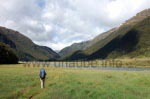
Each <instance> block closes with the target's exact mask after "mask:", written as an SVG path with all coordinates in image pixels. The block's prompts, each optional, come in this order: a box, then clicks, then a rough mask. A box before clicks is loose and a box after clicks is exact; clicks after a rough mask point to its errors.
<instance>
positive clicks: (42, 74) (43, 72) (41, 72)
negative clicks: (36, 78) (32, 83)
mask: <svg viewBox="0 0 150 99" xmlns="http://www.w3.org/2000/svg"><path fill="white" fill-rule="evenodd" d="M45 75H46V72H45V69H44V68H42V69H41V70H40V78H41V79H44V78H45Z"/></svg>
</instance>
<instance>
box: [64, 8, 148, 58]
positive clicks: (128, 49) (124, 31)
mask: <svg viewBox="0 0 150 99" xmlns="http://www.w3.org/2000/svg"><path fill="white" fill-rule="evenodd" d="M149 17H150V9H146V10H144V11H142V12H140V13H138V14H137V15H136V16H134V17H133V18H131V19H130V20H128V21H126V22H125V23H124V24H122V25H121V26H120V27H117V28H115V29H114V30H113V31H112V32H111V33H110V34H109V36H107V37H106V38H104V39H103V40H100V41H98V42H96V43H94V44H93V45H91V46H90V47H88V48H86V49H85V50H80V51H76V52H75V53H73V54H72V55H71V56H68V57H67V58H66V59H68V60H76V59H97V58H117V57H123V56H126V57H149V52H150V50H149V47H147V46H149V45H148V44H149V43H150V41H149V37H150V35H149V34H150V33H149V31H150V30H149V28H150V27H149V26H150V22H149ZM143 45H145V46H143ZM143 53H144V55H143Z"/></svg>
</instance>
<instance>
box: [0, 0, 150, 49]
mask: <svg viewBox="0 0 150 99" xmlns="http://www.w3.org/2000/svg"><path fill="white" fill-rule="evenodd" d="M0 2H1V3H0V26H3V27H7V28H10V29H13V30H16V31H19V32H20V33H22V34H24V35H25V36H27V37H29V38H30V39H32V41H33V42H34V43H36V44H38V45H42V46H48V47H50V48H52V49H53V50H61V49H62V48H64V47H66V46H69V45H71V44H72V43H77V42H82V41H86V40H90V39H92V38H94V37H95V36H97V35H98V34H101V33H103V32H105V31H108V30H109V29H111V28H114V27H117V26H119V25H121V24H122V23H123V22H125V21H126V20H127V19H129V18H131V17H133V16H135V15H136V13H138V12H140V11H142V10H144V9H147V8H150V0H0Z"/></svg>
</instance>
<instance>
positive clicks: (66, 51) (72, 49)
mask: <svg viewBox="0 0 150 99" xmlns="http://www.w3.org/2000/svg"><path fill="white" fill-rule="evenodd" d="M88 43H89V41H86V42H81V43H74V44H72V45H71V46H68V47H65V48H63V49H62V50H61V51H60V52H59V55H60V56H61V57H66V56H68V55H71V54H72V53H74V52H75V51H77V50H84V49H85V48H87V46H88Z"/></svg>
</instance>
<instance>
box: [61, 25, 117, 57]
mask: <svg viewBox="0 0 150 99" xmlns="http://www.w3.org/2000/svg"><path fill="white" fill-rule="evenodd" d="M114 30H115V28H114V29H111V30H110V31H108V32H105V33H102V34H99V35H98V36H97V37H95V38H94V39H92V40H89V41H85V42H81V43H74V44H72V45H71V46H68V47H65V48H64V49H62V50H61V51H60V52H59V55H60V56H61V57H62V58H65V57H67V56H69V55H71V54H73V53H74V52H76V51H79V50H85V49H87V48H88V47H90V46H92V45H93V44H95V43H97V42H100V41H101V40H103V39H105V38H106V37H107V36H108V35H110V34H111V33H112V32H113V31H114Z"/></svg>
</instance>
